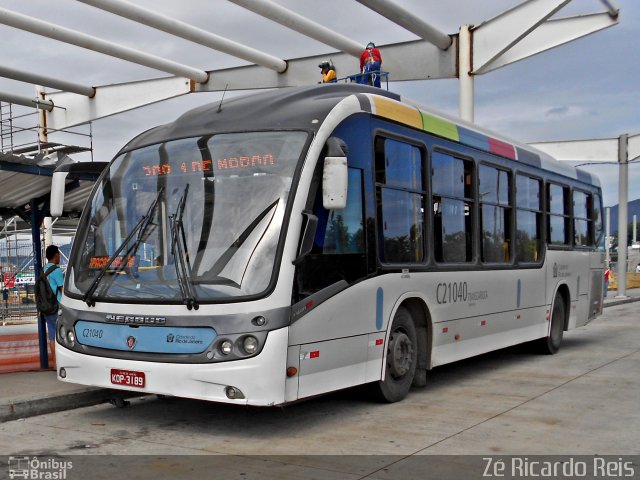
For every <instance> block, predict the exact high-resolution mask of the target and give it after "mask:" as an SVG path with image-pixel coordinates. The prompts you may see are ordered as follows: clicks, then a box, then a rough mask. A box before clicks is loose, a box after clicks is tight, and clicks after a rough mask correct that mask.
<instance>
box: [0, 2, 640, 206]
mask: <svg viewBox="0 0 640 480" xmlns="http://www.w3.org/2000/svg"><path fill="white" fill-rule="evenodd" d="M276 1H277V3H280V4H282V5H283V6H286V7H288V8H290V9H292V10H294V11H296V12H298V13H300V14H302V15H304V16H307V17H309V18H313V19H315V20H316V21H317V22H318V23H320V24H322V25H326V26H327V27H328V28H331V29H333V30H335V31H338V32H340V33H342V34H344V35H346V36H348V37H350V38H352V39H354V40H356V41H358V42H362V43H363V44H365V43H367V42H368V41H370V40H373V41H375V42H376V43H377V44H379V45H384V44H386V43H393V42H398V41H405V40H411V39H414V38H415V36H414V35H413V34H411V33H408V32H406V31H404V30H403V29H402V28H400V27H398V26H396V25H394V24H392V23H390V22H389V21H387V20H385V19H383V18H381V17H378V16H377V15H375V14H373V13H372V12H371V11H370V10H368V9H367V8H365V7H363V6H362V5H360V4H358V3H356V2H354V1H351V0H323V1H320V2H318V1H317V0H316V1H311V0H276ZM396 1H397V3H398V4H400V5H402V6H404V7H406V8H407V9H409V10H411V11H413V12H414V13H416V14H417V15H419V16H421V17H422V18H424V19H425V20H426V21H427V22H429V23H430V24H432V25H433V26H435V27H437V28H438V29H440V30H442V31H444V32H447V33H456V32H457V31H458V29H459V27H460V25H461V24H464V23H468V24H479V23H481V22H482V21H484V20H488V19H490V18H492V17H493V16H495V15H497V14H499V13H501V12H503V11H504V10H507V9H508V8H511V7H513V6H515V5H517V4H518V3H520V1H519V0H492V1H490V2H487V1H481V0H447V1H441V0H396ZM134 3H137V4H139V5H142V6H146V7H149V8H153V9H154V10H156V11H159V12H161V13H164V14H168V15H171V16H175V17H176V18H179V19H181V20H184V21H186V22H189V23H192V24H194V25H197V26H199V27H201V28H204V29H206V30H209V31H212V32H214V33H217V34H219V35H222V36H225V37H228V38H230V39H233V40H236V41H238V42H241V43H244V44H246V45H249V46H253V47H256V48H259V49H261V50H265V51H267V52H269V53H272V54H274V55H276V56H280V57H282V58H295V57H301V56H306V55H315V54H321V53H323V52H326V51H328V50H330V48H329V47H326V46H324V45H321V44H319V43H318V42H315V41H313V40H307V39H305V38H304V37H302V36H301V35H300V34H297V33H295V32H292V31H289V30H286V29H284V28H283V27H281V26H279V25H277V24H274V23H273V22H270V21H268V20H266V19H262V18H260V17H258V16H256V15H255V14H252V13H250V12H247V11H246V10H243V9H242V8H240V7H238V6H237V5H234V4H231V3H230V2H227V1H225V0H185V1H183V2H174V1H172V0H134ZM614 3H615V4H616V5H617V6H618V7H619V8H620V10H621V20H620V24H619V25H617V26H615V27H612V28H609V29H606V30H604V31H601V32H597V33H595V34H592V35H590V36H588V37H586V38H582V39H579V40H577V41H574V42H572V43H569V44H567V45H564V46H561V47H558V48H555V49H553V50H550V51H547V52H544V53H542V54H539V55H537V56H535V57H532V58H530V59H527V60H524V61H521V62H518V63H516V64H512V65H509V66H506V67H504V68H501V69H499V70H496V71H494V72H490V73H488V74H485V75H481V76H478V77H477V78H476V81H475V95H476V103H475V121H476V123H478V124H480V125H482V126H483V127H486V128H489V129H492V130H495V131H497V132H500V133H502V134H504V135H506V136H508V137H511V138H514V139H517V140H521V141H524V142H538V141H551V140H578V139H589V138H614V137H617V136H618V135H620V134H622V133H628V134H637V133H640V80H639V79H640V61H639V60H640V55H639V53H638V47H637V42H638V40H637V36H638V33H639V32H640V2H639V1H638V0H615V1H614ZM0 7H3V8H7V9H10V10H14V11H17V12H21V13H25V14H28V15H33V16H35V17H37V18H40V19H46V20H49V21H51V22H53V23H57V24H60V25H63V26H66V27H69V28H73V29H76V30H80V31H83V32H86V33H89V34H92V35H96V36H98V37H101V38H106V39H110V40H112V41H114V42H118V43H121V44H123V45H128V46H131V47H133V48H137V49H140V50H144V51H148V52H151V53H155V54H157V55H161V56H165V57H167V58H171V59H172V60H176V61H180V62H182V63H186V64H189V65H192V66H194V67H198V68H202V69H215V68H225V67H230V66H234V65H238V64H241V63H242V62H241V61H239V60H237V59H234V58H232V57H229V56H227V55H225V54H222V53H218V52H215V51H212V50H208V49H205V48H204V47H200V46H198V45H194V44H192V43H189V42H186V41H184V40H180V39H175V38H174V37H171V36H169V35H166V34H164V33H161V32H157V31H154V30H152V29H150V28H148V27H144V26H140V25H137V24H135V23H133V22H131V21H128V20H125V19H122V18H119V17H116V16H114V15H111V14H108V13H105V12H102V11H100V10H96V9H94V8H92V7H89V6H87V5H83V4H80V3H78V2H75V1H73V0H56V1H55V2H51V1H50V0H29V2H24V1H23V0H0ZM212 7H214V8H212ZM603 10H604V6H603V5H602V3H601V2H600V1H599V0H574V1H573V2H572V3H571V4H569V6H567V7H565V9H563V10H562V11H560V12H559V14H558V16H566V15H574V14H586V13H594V12H599V11H603ZM336 12H339V14H337V13H336ZM0 35H2V38H3V47H4V48H3V49H2V50H1V51H0V64H2V65H5V66H8V67H11V68H16V69H22V70H27V71H33V72H36V73H41V74H46V75H50V76H52V77H55V78H65V79H69V80H73V81H75V82H77V83H82V84H87V85H104V84H109V83H117V82H126V81H133V80H141V79H145V78H153V77H160V76H165V74H164V73H162V72H157V71H154V70H151V69H148V68H146V67H141V66H137V65H133V64H130V63H128V62H124V61H121V60H117V59H113V58H109V57H105V56H103V55H101V54H97V53H92V52H89V51H86V50H83V49H80V48H78V47H73V46H69V45H65V44H62V43H59V42H56V41H54V40H49V39H45V38H43V37H39V36H36V35H33V34H30V33H27V32H21V31H18V30H15V29H13V28H10V27H5V26H2V25H0ZM382 53H383V57H384V49H383V51H382ZM391 76H392V78H393V72H391ZM391 89H392V90H394V91H397V92H398V93H401V94H403V95H406V96H408V97H411V98H413V99H415V100H417V101H419V102H420V103H423V104H425V105H429V106H433V107H435V108H437V109H439V110H442V111H445V112H448V113H452V114H454V115H457V113H458V86H457V80H431V81H421V82H402V83H393V84H392V85H391ZM0 90H1V91H4V92H11V93H15V94H21V95H28V96H33V92H34V90H33V86H31V85H28V84H25V83H22V82H16V81H13V80H6V79H0ZM219 98H220V94H218V93H208V94H196V95H189V96H187V97H182V98H178V99H173V100H169V101H166V102H162V103H160V104H156V105H152V106H148V107H145V108H142V109H138V110H136V111H133V112H128V113H125V114H121V115H117V116H114V117H111V118H108V119H103V120H99V121H96V122H94V123H93V135H94V138H93V146H94V148H95V158H96V159H99V160H108V159H110V158H111V157H112V156H113V155H114V153H115V152H116V151H117V150H118V149H119V148H120V147H121V146H122V145H124V144H125V143H126V142H127V141H128V140H129V139H130V138H131V137H133V136H134V135H136V134H138V133H140V132H141V131H144V130H146V129H148V128H150V127H152V126H154V125H157V124H159V123H164V122H168V121H171V120H173V119H174V118H175V117H177V116H178V115H179V114H181V113H182V112H184V111H186V110H188V109H190V108H193V107H195V106H197V105H200V104H202V103H206V102H209V101H215V100H217V99H219ZM52 140H53V141H55V138H53V139H52ZM587 168H588V170H589V171H592V172H594V173H596V174H598V175H599V176H600V179H601V182H602V185H603V197H604V203H605V205H613V204H616V203H617V201H618V200H617V189H618V186H617V170H618V169H617V166H616V165H597V166H590V167H587ZM629 173H630V182H629V199H630V200H633V199H636V198H640V162H637V163H634V164H631V165H630V168H629Z"/></svg>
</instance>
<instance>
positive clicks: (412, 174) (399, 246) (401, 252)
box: [375, 137, 425, 264]
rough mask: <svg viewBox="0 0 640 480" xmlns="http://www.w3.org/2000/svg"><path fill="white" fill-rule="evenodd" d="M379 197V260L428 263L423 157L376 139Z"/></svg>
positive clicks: (390, 141)
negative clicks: (426, 261)
mask: <svg viewBox="0 0 640 480" xmlns="http://www.w3.org/2000/svg"><path fill="white" fill-rule="evenodd" d="M375 164H376V195H377V202H378V231H379V243H380V249H379V252H380V260H381V261H382V262H383V263H392V264H395V263H422V262H423V261H424V260H425V233H424V232H425V224H424V213H425V212H424V199H425V192H424V185H423V184H424V155H423V152H422V150H421V149H420V148H419V147H417V146H415V145H411V144H408V143H405V142H401V141H398V140H393V139H389V138H383V137H378V138H377V139H376V158H375Z"/></svg>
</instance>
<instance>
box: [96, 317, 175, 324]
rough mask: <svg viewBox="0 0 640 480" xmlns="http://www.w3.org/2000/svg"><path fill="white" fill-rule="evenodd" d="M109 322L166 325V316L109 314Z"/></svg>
mask: <svg viewBox="0 0 640 480" xmlns="http://www.w3.org/2000/svg"><path fill="white" fill-rule="evenodd" d="M106 319H107V322H109V323H123V324H125V325H164V324H166V323H167V318H166V317H141V316H133V315H107V316H106Z"/></svg>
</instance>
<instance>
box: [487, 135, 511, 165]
mask: <svg viewBox="0 0 640 480" xmlns="http://www.w3.org/2000/svg"><path fill="white" fill-rule="evenodd" d="M489 151H490V152H491V153H495V154H498V155H502V156H503V157H507V158H510V159H512V160H515V159H516V149H515V148H514V146H513V145H510V144H508V143H505V142H501V141H500V140H498V139H495V138H491V137H489Z"/></svg>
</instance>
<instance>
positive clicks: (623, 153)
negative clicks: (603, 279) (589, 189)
mask: <svg viewBox="0 0 640 480" xmlns="http://www.w3.org/2000/svg"><path fill="white" fill-rule="evenodd" d="M628 139H629V135H627V134H622V135H620V137H619V138H618V162H619V164H620V173H619V175H620V176H619V178H618V295H617V297H626V296H627V248H628V247H627V222H628V220H627V215H628V214H627V210H628V209H627V202H628V197H629V164H628V163H627V160H628V158H627V142H628Z"/></svg>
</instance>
